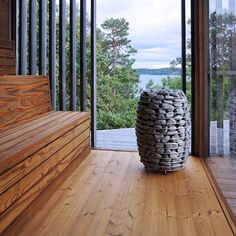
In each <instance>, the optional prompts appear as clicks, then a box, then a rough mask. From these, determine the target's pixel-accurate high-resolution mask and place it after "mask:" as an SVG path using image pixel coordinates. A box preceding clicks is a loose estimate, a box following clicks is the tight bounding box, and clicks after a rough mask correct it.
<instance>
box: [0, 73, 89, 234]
mask: <svg viewBox="0 0 236 236" xmlns="http://www.w3.org/2000/svg"><path fill="white" fill-rule="evenodd" d="M50 107H51V103H50V93H49V82H48V78H47V77H45V76H30V77H25V76H20V77H17V76H0V203H1V204H0V233H1V232H3V231H4V230H5V229H6V228H7V227H8V226H9V225H10V224H11V223H12V222H13V221H14V220H15V219H16V218H17V217H18V216H20V215H21V214H22V213H23V212H24V211H25V210H26V209H27V208H28V207H30V206H31V204H32V203H33V202H34V201H35V200H36V198H38V197H40V194H41V193H42V192H43V191H44V190H45V189H46V188H48V186H49V185H50V184H53V182H54V181H55V180H56V178H58V176H59V175H61V173H62V172H63V171H66V169H67V168H68V167H69V166H70V165H73V161H75V160H76V159H78V158H82V157H85V156H87V155H88V154H89V152H90V137H89V136H90V117H89V113H88V112H62V111H51V108H50Z"/></svg>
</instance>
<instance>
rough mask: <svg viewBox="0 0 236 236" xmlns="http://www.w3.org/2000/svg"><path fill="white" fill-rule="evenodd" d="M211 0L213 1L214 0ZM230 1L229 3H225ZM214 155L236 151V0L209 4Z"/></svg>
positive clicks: (217, 0) (212, 147)
mask: <svg viewBox="0 0 236 236" xmlns="http://www.w3.org/2000/svg"><path fill="white" fill-rule="evenodd" d="M211 2H212V1H211ZM226 2H228V6H227V5H226ZM209 27H210V28H209V33H210V85H211V94H210V96H211V99H210V105H211V112H210V119H211V128H210V130H211V150H210V151H211V154H217V155H220V156H222V155H229V154H234V153H236V145H235V144H236V124H235V122H236V116H235V115H236V112H235V110H236V93H235V88H236V86H235V84H236V50H235V49H236V31H235V29H236V18H235V1H221V0H216V1H215V4H213V3H212V4H211V5H210V19H209Z"/></svg>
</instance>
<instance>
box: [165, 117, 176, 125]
mask: <svg viewBox="0 0 236 236" xmlns="http://www.w3.org/2000/svg"><path fill="white" fill-rule="evenodd" d="M176 123H177V122H176V120H175V119H174V118H171V119H169V120H167V124H168V125H175V124H176Z"/></svg>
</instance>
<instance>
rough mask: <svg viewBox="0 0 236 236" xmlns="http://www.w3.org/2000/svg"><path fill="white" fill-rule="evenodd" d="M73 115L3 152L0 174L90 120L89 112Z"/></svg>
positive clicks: (0, 158)
mask: <svg viewBox="0 0 236 236" xmlns="http://www.w3.org/2000/svg"><path fill="white" fill-rule="evenodd" d="M71 113H74V114H75V115H74V116H72V117H70V118H69V119H66V120H65V121H64V122H61V123H57V124H55V125H54V126H53V127H51V128H49V129H47V130H44V131H42V132H40V133H38V134H36V135H35V136H34V137H32V138H30V139H27V140H24V141H22V143H19V144H17V145H15V146H13V147H12V148H10V149H7V150H5V151H3V152H1V153H0V174H2V173H4V172H5V171H7V170H8V169H10V168H11V167H13V166H15V165H16V164H18V163H20V162H21V161H22V160H24V159H26V158H27V157H28V156H30V155H31V154H33V153H34V152H37V151H38V150H40V149H41V148H43V147H44V146H45V144H47V143H51V142H52V141H54V140H55V139H57V138H59V137H60V136H62V135H63V134H65V133H67V132H68V131H69V130H71V129H73V128H74V127H75V126H78V125H80V124H81V123H83V122H84V121H86V120H88V119H89V113H87V112H71Z"/></svg>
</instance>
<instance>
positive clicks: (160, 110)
mask: <svg viewBox="0 0 236 236" xmlns="http://www.w3.org/2000/svg"><path fill="white" fill-rule="evenodd" d="M158 112H159V113H160V114H164V115H165V114H166V111H164V110H163V109H159V111H158Z"/></svg>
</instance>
